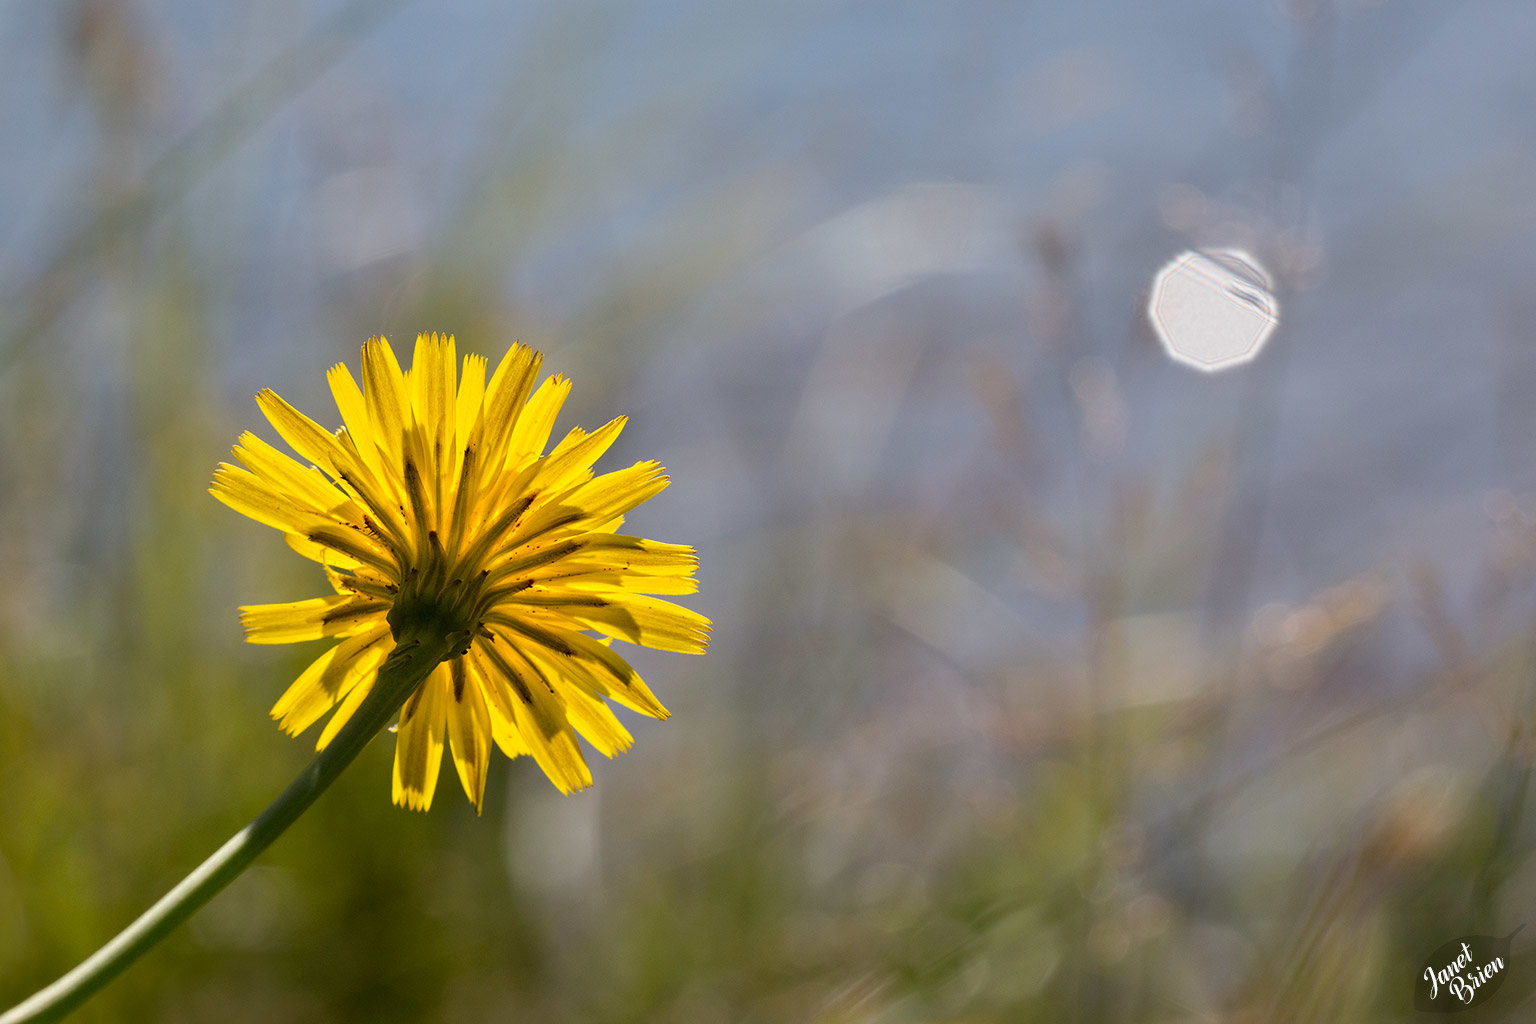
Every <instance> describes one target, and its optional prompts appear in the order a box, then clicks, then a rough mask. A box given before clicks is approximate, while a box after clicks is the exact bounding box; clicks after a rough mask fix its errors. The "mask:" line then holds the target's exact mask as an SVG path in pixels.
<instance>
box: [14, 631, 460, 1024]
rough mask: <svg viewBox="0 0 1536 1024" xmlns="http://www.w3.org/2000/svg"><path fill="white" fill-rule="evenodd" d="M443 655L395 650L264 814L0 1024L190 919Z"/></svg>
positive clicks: (60, 1003)
mask: <svg viewBox="0 0 1536 1024" xmlns="http://www.w3.org/2000/svg"><path fill="white" fill-rule="evenodd" d="M450 652H451V646H450V644H449V642H448V641H447V639H446V638H444V637H441V636H437V637H433V636H416V637H412V638H408V639H405V640H402V641H401V642H400V643H399V644H397V645H396V647H395V652H394V654H392V655H391V656H390V658H389V660H388V661H386V662H385V663H384V666H383V668H381V669H380V670H379V678H378V681H377V682H375V683H374V686H373V691H372V692H371V693H369V694H368V696H367V697H366V698H365V699H364V700H363V703H362V704H361V705H360V706H359V707H358V709H357V711H356V713H354V714H353V716H352V718H351V719H350V720H349V721H348V722H347V724H346V725H344V726H342V727H341V730H340V731H339V732H337V733H336V735H335V736H334V737H332V738H331V742H330V743H329V744H327V745H326V748H325V749H324V750H322V751H321V752H320V753H319V754H318V755H317V756H316V757H315V759H314V760H313V761H312V762H310V765H309V767H308V768H306V769H304V772H303V774H301V775H300V776H299V777H298V778H297V779H295V780H294V782H293V784H292V785H290V786H289V787H288V788H287V789H285V790H283V792H282V795H281V796H279V797H278V798H277V799H276V800H274V801H272V804H271V806H269V807H268V808H267V809H266V810H264V811H262V812H261V814H259V815H257V817H256V820H255V821H252V822H251V823H250V824H249V825H247V826H246V827H245V828H243V829H241V830H240V831H239V832H237V833H235V835H234V838H232V839H230V840H229V842H227V843H225V844H224V845H223V846H221V847H219V849H218V850H217V851H216V852H215V853H214V854H213V856H211V857H209V858H208V859H207V860H205V861H203V863H202V864H200V865H198V867H197V868H196V870H194V871H193V872H192V873H191V874H190V875H188V876H187V877H186V878H183V879H182V880H181V881H180V882H179V883H177V885H176V887H175V888H174V889H172V890H171V891H170V892H168V893H166V894H165V895H164V896H162V897H161V898H160V901H159V902H157V903H156V904H155V905H154V906H152V907H150V908H149V909H148V910H146V911H144V913H143V914H141V915H140V916H139V918H138V920H136V921H134V922H133V923H132V924H130V925H129V926H128V927H127V928H124V929H123V930H122V931H121V932H119V933H118V935H117V936H116V937H115V938H113V939H112V940H111V941H110V942H108V943H107V944H106V945H104V946H102V947H101V948H100V949H98V950H97V951H96V952H94V953H92V954H91V955H90V956H89V957H87V958H86V959H85V960H84V961H82V962H81V964H80V966H78V967H76V968H75V969H74V970H72V971H70V972H69V973H68V974H66V975H64V976H63V977H62V978H60V979H59V980H58V981H56V982H54V983H53V984H52V985H49V986H48V987H47V988H45V989H42V990H41V991H39V992H37V993H36V994H35V995H33V996H32V997H31V998H29V999H27V1000H26V1001H25V1002H22V1003H19V1004H18V1005H16V1006H14V1007H12V1008H11V1009H10V1010H7V1011H6V1012H5V1013H3V1014H0V1024H40V1022H43V1021H55V1020H59V1019H61V1018H63V1017H64V1016H65V1015H66V1014H67V1013H69V1012H70V1011H71V1010H73V1009H74V1008H75V1007H77V1006H79V1005H80V1004H81V1003H83V1002H85V1001H86V1000H87V999H89V998H90V997H91V996H92V995H94V994H95V993H96V992H97V990H99V989H100V988H102V987H103V986H104V985H106V984H107V982H109V981H111V980H112V979H113V978H115V977H117V976H118V975H119V974H121V973H122V972H123V970H124V969H126V968H127V967H128V965H129V964H131V963H133V962H134V961H135V960H137V959H138V958H139V956H140V955H141V954H142V953H144V952H145V951H146V950H148V949H150V948H151V947H152V946H154V945H155V943H157V942H159V941H160V940H161V939H163V938H165V936H166V935H167V934H169V933H170V932H171V930H172V929H174V928H175V927H176V926H177V925H179V924H180V923H181V922H183V921H185V920H186V919H187V918H188V917H191V916H192V914H193V912H195V911H196V910H197V909H198V908H199V907H201V906H202V905H203V904H205V903H207V902H208V901H209V900H210V899H212V898H213V897H214V895H215V894H217V893H218V892H219V890H221V889H223V888H224V887H225V886H226V885H228V884H229V883H230V882H232V881H234V880H235V878H237V877H238V876H239V875H240V873H241V872H242V871H244V870H245V869H246V868H247V867H249V866H250V865H251V862H252V861H254V860H255V859H256V857H257V856H258V855H259V854H260V853H261V851H262V850H265V849H266V848H267V847H268V846H270V845H271V844H272V841H273V840H274V839H276V838H277V837H278V836H280V835H282V834H283V832H284V830H286V829H287V828H288V826H289V825H292V824H293V823H294V822H295V821H297V820H298V818H299V815H301V814H303V813H304V812H305V811H306V810H308V808H309V805H310V804H312V803H314V802H315V798H316V797H318V796H319V795H320V794H321V793H323V792H325V788H326V787H327V786H329V785H330V784H331V783H332V782H334V781H335V780H336V777H337V776H338V775H340V774H341V772H342V769H344V768H346V766H347V765H349V764H351V763H352V759H353V758H355V757H357V755H358V754H359V753H360V752H361V751H362V749H363V748H364V747H365V746H367V745H368V741H369V740H371V739H373V737H374V736H376V735H378V733H379V731H380V730H382V729H383V728H384V727H385V726H386V725H388V724H389V721H390V719H392V718H393V717H394V716H395V713H396V712H397V711H399V710H400V707H401V705H403V704H404V703H405V700H406V698H407V697H409V696H410V695H411V694H412V693H413V692H415V690H416V688H417V687H418V686H420V685H421V683H422V681H423V680H424V679H426V678H427V675H428V673H430V672H431V671H432V669H434V668H436V667H437V665H438V664H440V663H441V662H442V661H443V659H444V658H446V657H447V656H448V655H449V654H450Z"/></svg>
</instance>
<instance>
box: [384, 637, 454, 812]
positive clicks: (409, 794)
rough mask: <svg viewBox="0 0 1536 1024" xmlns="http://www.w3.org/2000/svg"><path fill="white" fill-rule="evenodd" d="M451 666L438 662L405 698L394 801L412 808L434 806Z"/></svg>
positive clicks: (423, 808)
mask: <svg viewBox="0 0 1536 1024" xmlns="http://www.w3.org/2000/svg"><path fill="white" fill-rule="evenodd" d="M448 688H449V681H448V666H446V665H439V666H438V667H437V668H435V669H433V670H432V674H431V675H429V676H427V679H426V681H425V682H423V683H422V684H421V688H420V689H418V690H417V691H416V693H414V694H413V695H412V696H411V698H410V699H409V700H407V701H406V702H405V707H404V708H403V709H402V710H401V712H400V728H399V731H398V734H397V736H396V739H395V780H394V800H395V803H397V804H400V805H402V806H405V807H409V808H410V809H411V810H413V811H425V810H426V809H427V808H429V807H431V806H432V794H433V793H434V792H435V791H436V790H437V775H438V772H439V771H440V770H441V769H442V766H443V726H444V725H445V724H446V723H445V718H446V711H447V703H448V702H449V701H451V700H452V699H453V698H452V695H451V694H450V693H449V692H448Z"/></svg>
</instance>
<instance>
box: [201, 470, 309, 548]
mask: <svg viewBox="0 0 1536 1024" xmlns="http://www.w3.org/2000/svg"><path fill="white" fill-rule="evenodd" d="M208 493H209V494H211V495H213V496H214V497H215V498H218V499H219V500H220V501H222V502H223V503H224V504H226V505H228V506H229V507H230V508H232V509H234V510H235V511H236V512H239V513H240V514H241V515H243V516H249V517H250V518H252V519H254V520H256V521H257V522H258V523H265V524H266V525H268V526H272V527H276V528H277V529H279V530H282V531H283V532H284V533H296V534H298V535H299V536H301V537H302V536H307V535H308V534H309V532H310V531H311V530H314V529H315V528H317V527H319V526H323V525H326V524H327V523H328V522H329V520H327V519H325V518H324V517H323V516H320V515H318V514H316V513H315V512H314V511H312V510H310V509H307V508H304V507H303V506H302V505H300V504H299V503H298V502H296V501H294V500H293V498H291V497H289V496H288V495H285V494H282V493H281V492H278V491H276V490H274V489H273V486H272V485H271V484H270V483H268V482H267V481H265V480H262V479H261V478H260V477H258V476H256V474H254V473H252V472H251V471H250V470H248V469H241V468H240V467H239V466H231V465H230V464H229V463H227V462H221V463H219V467H218V468H217V469H215V470H214V471H213V486H212V487H210V488H208Z"/></svg>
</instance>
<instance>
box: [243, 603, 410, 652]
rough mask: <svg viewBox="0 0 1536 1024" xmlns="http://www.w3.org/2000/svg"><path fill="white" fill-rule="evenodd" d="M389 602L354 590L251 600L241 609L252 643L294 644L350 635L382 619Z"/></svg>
mask: <svg viewBox="0 0 1536 1024" xmlns="http://www.w3.org/2000/svg"><path fill="white" fill-rule="evenodd" d="M387 608H388V606H387V605H386V604H385V603H384V602H383V601H373V600H369V599H367V598H360V597H357V596H355V595H352V594H345V595H343V594H335V595H331V596H329V597H316V598H312V599H310V600H308V601H288V602H285V603H282V604H252V605H246V606H245V607H244V608H241V609H240V624H241V625H242V626H244V627H245V639H246V640H247V641H249V642H250V643H253V644H291V643H297V642H298V641H301V640H319V639H321V638H322V637H327V636H347V635H349V634H352V633H358V632H361V631H363V630H365V629H368V628H370V627H371V626H376V625H377V622H375V621H370V620H375V619H376V620H378V621H383V616H384V612H385V611H386V610H387Z"/></svg>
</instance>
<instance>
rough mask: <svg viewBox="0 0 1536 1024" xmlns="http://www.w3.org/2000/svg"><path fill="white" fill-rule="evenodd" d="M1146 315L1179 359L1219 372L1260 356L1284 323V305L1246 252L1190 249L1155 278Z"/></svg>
mask: <svg viewBox="0 0 1536 1024" xmlns="http://www.w3.org/2000/svg"><path fill="white" fill-rule="evenodd" d="M1147 316H1148V317H1149V318H1150V319H1151V321H1152V328H1153V329H1154V330H1155V331H1157V336H1158V338H1160V339H1161V340H1162V342H1163V347H1164V348H1165V349H1167V350H1168V355H1169V356H1170V357H1172V358H1173V360H1174V361H1175V362H1180V363H1183V364H1184V365H1185V366H1193V367H1194V368H1195V369H1197V370H1204V371H1205V372H1207V373H1214V372H1215V371H1217V370H1225V369H1227V368H1228V367H1231V366H1237V365H1239V364H1241V363H1246V362H1248V361H1249V360H1250V359H1252V358H1253V357H1254V356H1256V355H1258V354H1259V349H1261V348H1263V347H1264V343H1265V342H1266V341H1268V340H1269V336H1270V335H1271V334H1273V333H1274V331H1275V327H1276V326H1277V325H1278V324H1279V323H1280V304H1279V303H1278V302H1276V301H1275V296H1274V294H1273V285H1271V284H1270V280H1269V275H1267V274H1266V273H1264V270H1263V268H1262V267H1260V266H1259V265H1258V263H1257V262H1256V261H1255V260H1254V259H1253V257H1251V256H1249V255H1248V254H1247V253H1245V252H1241V251H1239V250H1236V249H1205V250H1200V251H1195V250H1189V251H1187V252H1183V253H1180V254H1179V255H1178V256H1176V257H1175V258H1174V259H1173V260H1172V261H1171V262H1170V263H1168V264H1167V265H1166V266H1164V267H1163V269H1161V270H1159V271H1158V272H1157V276H1156V277H1154V278H1153V279H1152V296H1151V298H1150V299H1149V300H1148V301H1147Z"/></svg>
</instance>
